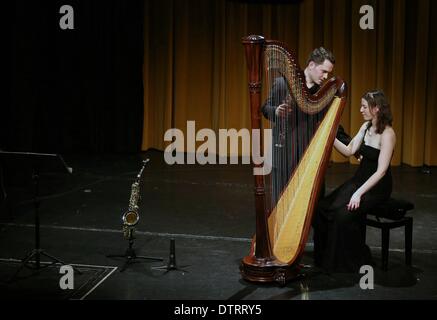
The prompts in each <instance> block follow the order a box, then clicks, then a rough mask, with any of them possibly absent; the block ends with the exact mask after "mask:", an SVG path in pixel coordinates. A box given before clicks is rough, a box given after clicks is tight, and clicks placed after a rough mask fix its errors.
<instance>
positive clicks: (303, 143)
mask: <svg viewBox="0 0 437 320" xmlns="http://www.w3.org/2000/svg"><path fill="white" fill-rule="evenodd" d="M334 64H335V58H334V55H333V54H332V53H331V52H330V51H329V50H327V49H325V48H323V47H320V48H316V49H314V50H313V52H311V54H310V56H309V57H308V60H307V65H306V67H305V69H304V75H305V84H306V87H307V89H308V92H309V93H310V94H315V93H316V92H317V91H318V90H319V89H320V86H321V85H322V83H323V82H324V81H325V80H326V79H327V78H328V75H329V73H331V72H332V71H333V69H334ZM261 111H262V113H263V115H264V116H265V117H266V118H267V119H269V120H270V121H271V123H272V129H273V130H272V131H273V146H272V154H273V159H272V162H273V163H272V167H273V171H272V180H273V181H274V183H273V184H272V203H273V204H275V203H276V202H277V199H278V197H279V195H280V194H281V192H282V189H283V187H284V186H285V185H286V184H287V182H288V180H289V178H290V175H291V172H293V170H294V169H295V168H296V166H297V165H298V163H299V160H300V159H301V157H302V155H303V153H304V152H305V149H306V147H307V146H308V144H309V142H310V140H311V137H312V134H313V133H314V132H315V130H316V129H317V126H318V124H319V123H320V121H321V120H322V118H323V116H324V113H325V111H321V112H320V113H318V114H314V115H311V114H307V113H305V112H303V111H301V110H300V109H299V108H298V107H297V106H296V105H295V102H294V101H293V99H292V98H291V95H290V92H289V89H288V85H287V81H286V79H285V78H284V77H283V76H279V77H276V78H275V79H274V82H273V86H272V88H271V90H270V92H269V96H268V98H267V100H266V102H265V103H264V105H263V106H262V109H261ZM337 138H338V139H339V140H340V141H342V142H344V143H345V142H346V141H347V140H348V139H350V137H349V136H348V135H347V134H346V133H345V132H344V129H343V127H342V126H340V127H339V129H338V131H337ZM322 186H323V190H322V192H321V195H323V194H324V184H322Z"/></svg>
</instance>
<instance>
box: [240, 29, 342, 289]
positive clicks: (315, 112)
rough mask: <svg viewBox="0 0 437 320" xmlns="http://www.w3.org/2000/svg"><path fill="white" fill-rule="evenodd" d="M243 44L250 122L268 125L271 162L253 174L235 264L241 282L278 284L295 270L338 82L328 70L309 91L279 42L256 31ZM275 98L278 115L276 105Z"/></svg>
mask: <svg viewBox="0 0 437 320" xmlns="http://www.w3.org/2000/svg"><path fill="white" fill-rule="evenodd" d="M243 44H244V47H245V53H246V60H247V67H248V80H249V97H250V110H251V123H252V129H261V128H262V127H263V124H266V125H267V126H268V125H271V129H272V133H273V141H272V155H273V156H272V164H273V169H272V172H271V173H270V174H269V175H268V176H255V208H256V235H255V236H254V238H253V241H252V246H251V251H250V254H249V255H248V256H246V257H245V258H244V259H243V260H242V263H241V265H240V271H241V274H242V276H243V278H244V279H246V280H249V281H259V282H271V281H277V282H280V283H285V282H286V281H287V280H289V279H291V278H293V277H294V276H295V275H296V274H297V272H298V267H297V266H298V263H299V259H300V257H301V255H302V254H303V251H304V248H305V244H306V241H307V237H308V233H309V230H310V227H311V219H312V215H313V212H314V209H315V205H316V201H317V197H318V193H319V191H320V189H321V183H322V180H323V176H324V173H325V171H326V167H327V163H328V160H329V157H330V154H331V151H332V146H333V143H334V139H335V135H336V131H337V127H338V125H339V122H340V116H341V113H342V111H343V109H344V105H345V102H346V85H345V83H344V82H343V81H342V80H341V79H339V78H336V77H333V78H331V79H329V80H328V81H326V82H325V83H324V84H323V85H322V86H321V87H320V89H318V91H317V92H316V93H314V94H311V93H310V92H309V89H307V87H306V84H305V83H306V82H305V77H304V73H303V71H302V70H301V69H300V68H299V66H298V64H297V62H296V58H295V55H294V54H293V52H292V51H290V50H288V49H287V48H286V46H285V45H284V44H282V43H280V42H278V41H272V40H265V39H264V38H263V37H262V36H248V37H245V38H243ZM263 75H264V77H263ZM263 93H264V96H263ZM280 105H281V106H282V107H283V108H284V113H282V114H280V113H278V112H277V111H276V109H277V107H278V106H280ZM262 140H263V139H261V141H262ZM255 166H259V165H255Z"/></svg>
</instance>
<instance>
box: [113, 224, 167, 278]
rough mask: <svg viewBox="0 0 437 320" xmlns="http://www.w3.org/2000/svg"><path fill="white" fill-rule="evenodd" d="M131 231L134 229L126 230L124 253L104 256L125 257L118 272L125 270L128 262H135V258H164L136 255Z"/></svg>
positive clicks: (153, 259)
mask: <svg viewBox="0 0 437 320" xmlns="http://www.w3.org/2000/svg"><path fill="white" fill-rule="evenodd" d="M133 233H134V229H133V228H129V230H128V241H129V247H128V248H127V249H126V252H125V253H124V254H110V255H107V256H106V257H108V258H125V259H126V261H125V262H124V264H123V266H122V267H121V269H120V272H123V271H124V270H126V268H127V267H128V266H129V265H130V264H132V263H134V262H136V260H137V259H141V260H152V261H163V260H164V259H162V258H158V257H146V256H137V254H136V253H135V249H134V248H133V245H134V239H135V237H134V236H133Z"/></svg>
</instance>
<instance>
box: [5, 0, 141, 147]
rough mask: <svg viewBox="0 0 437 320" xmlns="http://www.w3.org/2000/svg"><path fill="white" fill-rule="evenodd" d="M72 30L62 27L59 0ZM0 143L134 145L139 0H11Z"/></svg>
mask: <svg viewBox="0 0 437 320" xmlns="http://www.w3.org/2000/svg"><path fill="white" fill-rule="evenodd" d="M64 4H68V5H70V6H72V7H73V9H74V29H73V30H62V29H61V28H60V26H59V20H60V18H61V16H63V14H61V13H59V9H60V7H61V6H62V5H64ZM3 10H4V14H5V15H6V16H7V17H8V20H9V23H8V25H7V28H6V30H7V33H8V36H9V37H5V38H4V39H3V43H4V44H5V43H6V44H7V45H6V46H3V48H4V50H8V51H9V54H10V55H9V58H8V59H7V60H6V61H4V69H3V70H4V71H6V74H8V73H9V77H8V79H7V80H8V83H9V90H8V92H7V93H9V95H6V96H4V97H3V99H2V100H3V102H2V105H3V106H2V111H1V117H0V119H1V120H0V122H1V123H0V126H1V129H0V130H1V141H0V149H3V150H9V151H34V152H54V153H73V152H80V153H83V152H84V153H101V152H135V151H139V150H140V147H141V138H142V126H143V125H142V123H143V82H142V81H143V80H142V79H143V76H142V65H143V50H144V49H143V43H144V40H143V23H144V21H143V20H144V12H143V1H137V0H130V1H121V0H120V1H87V0H82V1H71V0H68V1H54V0H50V1H47V0H41V1H23V0H19V1H14V2H11V3H9V4H7V5H3Z"/></svg>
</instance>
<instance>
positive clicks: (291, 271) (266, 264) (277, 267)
mask: <svg viewBox="0 0 437 320" xmlns="http://www.w3.org/2000/svg"><path fill="white" fill-rule="evenodd" d="M299 271H300V270H299V268H298V266H297V265H288V264H284V263H281V262H279V261H277V260H275V259H268V258H257V257H255V256H246V257H244V259H243V260H242V261H241V263H240V273H241V276H242V277H243V279H244V280H247V281H251V282H262V283H269V282H277V283H278V284H279V285H281V286H284V285H285V284H286V283H287V282H289V281H291V280H294V279H296V278H298V277H299Z"/></svg>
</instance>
